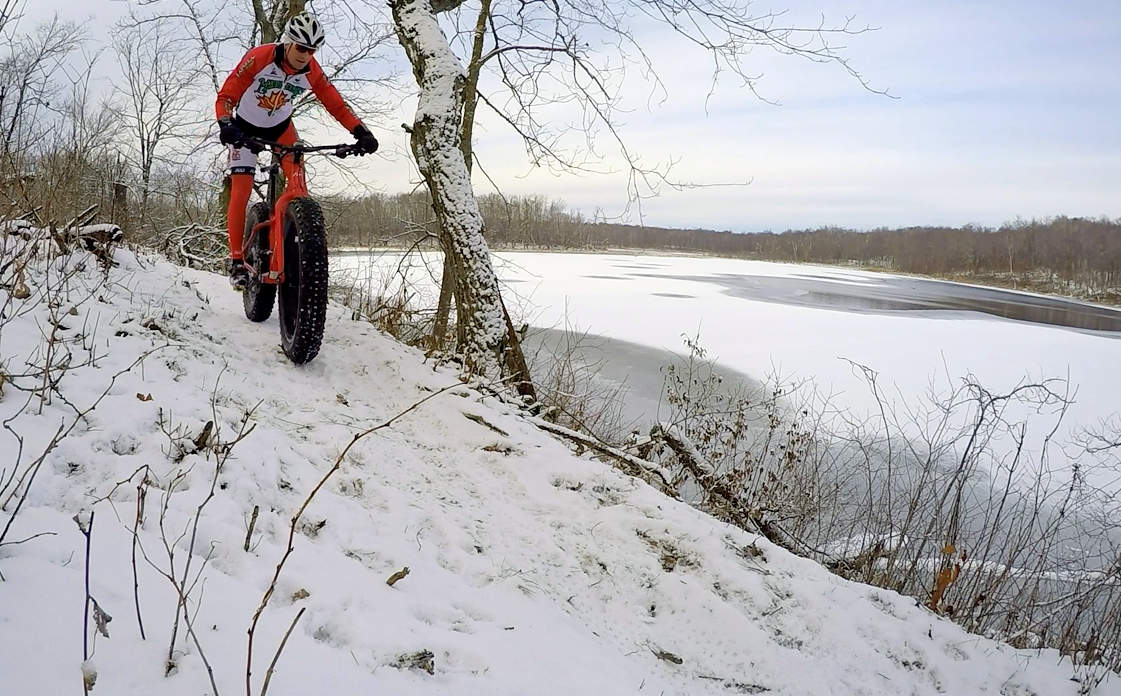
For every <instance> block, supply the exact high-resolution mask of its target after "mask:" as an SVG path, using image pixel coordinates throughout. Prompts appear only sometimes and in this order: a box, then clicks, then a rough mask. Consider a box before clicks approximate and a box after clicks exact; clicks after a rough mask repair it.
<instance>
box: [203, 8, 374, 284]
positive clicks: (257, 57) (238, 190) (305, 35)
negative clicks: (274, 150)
mask: <svg viewBox="0 0 1121 696" xmlns="http://www.w3.org/2000/svg"><path fill="white" fill-rule="evenodd" d="M325 38H326V37H325V35H324V33H323V26H322V25H321V24H320V23H319V21H318V20H317V19H315V17H313V16H312V15H310V14H308V13H307V12H301V13H300V14H297V15H295V16H294V17H292V19H290V20H289V21H288V24H287V25H286V26H285V27H284V34H283V36H282V37H281V41H280V43H276V44H265V45H263V46H257V47H256V48H253V49H251V50H250V51H249V52H248V53H246V54H245V56H244V57H243V58H242V59H241V62H240V63H238V65H237V67H236V68H235V69H234V71H233V72H232V73H230V76H229V77H227V78H226V82H225V83H224V84H223V85H222V89H220V90H219V91H218V101H217V103H216V104H215V111H216V113H217V116H218V129H219V131H220V136H219V139H220V140H221V141H222V144H224V145H227V146H229V158H230V159H229V172H230V206H229V209H228V210H227V217H226V219H227V225H228V228H227V232H228V234H229V241H230V257H229V258H228V259H226V273H227V274H228V275H229V277H230V285H232V286H233V287H234V288H235V289H236V290H243V289H244V288H245V286H246V284H247V283H248V281H249V278H248V273H247V272H246V270H245V264H244V260H243V259H242V255H241V244H242V238H243V236H244V233H245V208H246V205H247V204H248V203H249V194H250V193H252V190H253V174H254V172H255V171H256V168H257V153H258V152H260V147H259V146H258V145H255V144H253V143H250V142H247V138H259V139H261V140H272V141H274V142H279V143H282V144H284V145H292V144H294V143H295V142H296V140H297V139H298V136H297V134H296V128H295V126H293V125H292V106H293V103H294V102H295V101H296V99H298V98H299V97H300V96H301V95H302V94H304V93H305V92H307V91H308V90H311V91H312V93H313V94H314V95H315V96H316V98H318V99H319V101H320V102H321V103H322V104H323V106H324V107H326V108H327V111H328V112H329V113H330V114H331V116H333V117H334V118H335V120H336V121H338V122H339V123H340V124H342V126H343V127H344V128H346V129H347V130H348V131H350V133H351V135H353V136H354V138H355V139H356V140H357V141H358V145H359V147H360V148H361V149H362V151H363V152H366V153H373V152H376V151H377V149H378V141H377V138H375V137H374V135H373V133H371V132H370V129H369V128H367V127H366V126H365V125H363V124H362V121H361V120H360V119H359V118H358V117H357V116H355V115H354V112H353V111H351V109H350V107H349V106H347V104H346V102H345V101H343V98H342V95H340V94H339V91H338V90H337V89H335V87H334V85H332V84H331V82H330V81H329V80H328V79H327V76H326V75H324V74H323V69H322V68H320V67H319V63H318V62H317V61H316V60H315V52H316V51H317V50H318V49H319V48H320V47H321V46H323V43H324V40H325ZM281 166H282V167H283V169H284V175H285V176H286V177H288V178H289V179H290V178H291V177H292V176H293V175H294V174H295V173H297V172H298V171H299V169H298V168H299V167H301V166H302V165H300V164H298V163H297V162H296V161H295V160H294V158H292V157H291V156H287V157H284V158H283V159H282V160H281Z"/></svg>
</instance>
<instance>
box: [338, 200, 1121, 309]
mask: <svg viewBox="0 0 1121 696" xmlns="http://www.w3.org/2000/svg"><path fill="white" fill-rule="evenodd" d="M480 204H481V205H482V207H483V213H484V216H485V219H486V224H487V234H486V236H487V241H488V242H489V243H490V244H491V246H492V247H493V248H495V249H530V250H577V251H599V250H606V249H641V250H652V251H663V252H675V253H681V252H687V253H702V254H713V255H718V256H728V257H735V258H745V259H757V260H765V261H788V262H796V263H822V264H830V265H852V266H859V267H864V268H876V269H883V270H888V271H895V272H901V273H914V274H920V275H929V276H938V277H945V278H959V279H976V280H978V281H982V282H986V283H992V284H999V285H1006V286H1013V287H1020V288H1025V289H1033V290H1038V291H1041V292H1051V293H1058V294H1066V295H1072V296H1077V297H1082V298H1087V299H1093V300H1097V301H1101V302H1110V303H1115V304H1121V219H1118V220H1109V219H1104V218H1103V219H1088V218H1068V217H1056V218H1051V219H1047V220H1030V221H1023V220H1017V221H1015V222H1010V223H1006V224H1004V225H1002V226H1000V227H999V228H988V227H974V226H971V225H966V226H964V227H906V228H902V229H887V228H880V229H875V230H871V231H854V230H847V229H842V228H839V227H823V228H819V229H814V230H796V231H786V232H781V233H774V232H760V233H751V234H744V233H734V232H727V231H716V230H706V229H671V228H663V227H642V226H638V225H623V224H612V223H604V222H592V221H589V220H586V219H585V218H583V217H582V216H581V215H580V214H578V213H576V212H573V211H571V210H569V209H568V208H567V207H566V206H565V205H564V204H563V203H561V202H559V201H551V200H548V199H546V198H544V197H541V196H524V197H505V198H504V197H500V196H497V195H488V196H484V197H482V198H481V199H480ZM327 207H328V209H329V213H328V214H329V217H332V218H334V219H332V220H330V221H329V229H330V230H331V235H332V245H333V246H335V247H336V248H338V247H339V246H359V247H367V246H386V245H389V246H406V247H407V246H411V245H413V244H414V243H416V242H418V241H419V240H422V239H424V238H425V236H426V234H428V233H431V232H433V231H434V230H433V229H432V228H431V225H432V223H431V222H430V220H431V218H432V216H431V214H430V210H431V209H430V207H429V205H428V201H427V198H426V197H425V196H423V195H397V196H380V195H375V196H369V197H366V198H362V199H358V200H342V199H339V200H334V201H331V202H330V203H329V204H328V206H327Z"/></svg>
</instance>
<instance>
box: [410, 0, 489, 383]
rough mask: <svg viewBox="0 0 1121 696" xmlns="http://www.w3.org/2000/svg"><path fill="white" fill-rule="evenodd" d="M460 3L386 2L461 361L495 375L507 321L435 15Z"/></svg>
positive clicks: (450, 63)
mask: <svg viewBox="0 0 1121 696" xmlns="http://www.w3.org/2000/svg"><path fill="white" fill-rule="evenodd" d="M457 4H458V3H456V2H446V1H444V2H439V3H437V4H435V6H434V3H433V2H432V1H431V0H396V1H395V2H392V3H391V7H392V9H393V20H394V23H395V25H396V28H397V36H398V38H399V39H400V41H401V45H402V46H403V47H404V48H405V53H406V54H407V55H408V57H409V61H410V62H411V63H412V65H413V75H414V76H415V77H416V81H417V85H418V86H419V87H420V97H419V100H418V103H417V111H416V117H415V118H414V120H413V125H412V135H411V139H410V141H411V146H412V150H413V157H414V158H415V159H416V162H417V167H418V168H419V169H420V173H421V175H423V176H424V180H425V182H426V183H427V184H428V190H429V193H431V195H432V201H433V204H434V206H435V208H436V218H437V220H438V221H439V223H440V230H441V243H442V246H443V247H444V250H445V253H447V254H448V256H449V258H450V259H451V263H452V266H453V267H454V268H455V279H456V282H455V294H456V296H457V297H458V315H457V321H458V322H460V323H461V324H462V325H463V328H464V341H463V343H462V345H461V346H460V347H461V349H462V351H463V357H464V362H465V364H466V367H467V369H468V370H469V371H470V372H472V373H474V374H477V375H482V376H488V375H489V376H495V377H497V376H498V375H499V374H500V368H499V365H500V362H499V357H500V354H501V351H502V346H503V339H504V338H505V336H506V324H505V320H504V318H503V314H502V302H501V297H500V294H499V289H498V278H497V277H496V276H495V273H494V267H493V266H491V262H490V250H489V249H488V248H487V243H486V240H485V239H484V238H483V230H484V225H483V215H482V213H481V212H480V210H479V203H478V201H477V200H476V199H475V193H474V191H473V190H472V188H471V175H470V173H469V172H468V170H467V165H466V164H465V163H464V161H463V153H462V151H461V149H460V124H461V118H462V114H463V88H464V82H465V81H466V76H465V75H464V72H463V68H462V66H461V65H460V63H459V59H458V58H456V56H455V54H454V53H453V52H452V50H451V46H450V45H449V44H448V40H447V37H446V36H444V33H443V31H442V30H441V29H440V25H439V23H438V22H437V21H436V12H437V11H442V10H447V9H451V7H454V6H455V5H457Z"/></svg>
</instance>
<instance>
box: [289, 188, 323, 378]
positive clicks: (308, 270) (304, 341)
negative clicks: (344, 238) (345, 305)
mask: <svg viewBox="0 0 1121 696" xmlns="http://www.w3.org/2000/svg"><path fill="white" fill-rule="evenodd" d="M285 235H286V238H288V237H289V235H294V239H295V240H298V242H296V243H295V244H292V243H291V242H289V243H287V244H286V245H285V256H286V260H285V266H286V269H285V275H286V280H285V283H286V284H287V282H288V281H287V275H288V272H289V269H291V270H295V271H296V272H297V273H298V274H299V278H298V279H297V282H298V284H299V292H298V293H296V294H295V297H293V296H292V293H290V292H285V291H283V290H282V291H281V293H280V295H281V303H280V339H281V347H282V348H283V349H284V353H285V355H287V356H288V358H289V359H290V360H291V361H292V362H294V363H296V364H297V365H302V364H303V363H306V362H309V361H311V360H312V359H314V358H315V356H316V355H318V354H319V348H320V345H321V344H322V342H323V328H324V323H325V321H326V318H327V281H328V274H327V234H326V226H325V224H324V222H323V210H322V209H321V208H320V207H319V203H317V202H316V201H314V200H312V199H310V198H296V199H293V200H292V202H291V203H289V204H288V211H287V213H286V219H285ZM292 248H297V249H298V250H299V251H298V254H299V261H298V264H291V263H289V262H288V260H287V256H288V250H289V249H292ZM293 305H295V306H293ZM292 313H294V318H295V322H294V325H292V327H291V329H292V330H291V331H290V332H289V331H288V330H287V328H288V326H289V324H291V323H292V322H290V321H289V320H290V319H291V318H292Z"/></svg>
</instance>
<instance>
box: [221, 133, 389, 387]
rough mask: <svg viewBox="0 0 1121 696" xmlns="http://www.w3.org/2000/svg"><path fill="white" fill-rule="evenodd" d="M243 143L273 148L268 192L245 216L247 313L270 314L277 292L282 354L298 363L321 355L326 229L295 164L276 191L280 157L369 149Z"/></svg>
mask: <svg viewBox="0 0 1121 696" xmlns="http://www.w3.org/2000/svg"><path fill="white" fill-rule="evenodd" d="M246 142H248V143H251V144H252V145H254V146H257V147H260V148H261V149H264V148H271V149H272V151H273V157H272V162H271V163H270V164H267V165H262V166H261V167H260V169H261V171H262V172H265V171H267V172H268V175H269V178H268V195H267V198H266V200H265V201H262V202H258V203H254V204H253V205H252V206H251V207H250V209H249V211H248V213H247V214H246V216H245V237H244V242H243V244H242V256H243V258H244V259H245V269H246V271H248V273H249V283H248V285H247V286H246V288H245V292H244V294H243V295H242V303H243V304H244V306H245V316H246V317H248V318H249V320H250V321H264V320H265V319H268V318H269V315H271V314H272V308H273V305H274V304H275V303H276V296H277V290H278V289H279V291H280V293H279V294H280V302H279V303H278V304H279V307H278V309H279V312H278V314H279V318H280V345H281V348H283V350H284V354H285V355H287V356H288V358H289V359H290V360H291V361H292V362H294V363H296V364H297V365H302V364H304V363H306V362H309V361H310V360H312V359H313V358H315V356H316V355H318V354H319V347H320V345H321V343H322V342H323V325H324V321H325V320H326V316H327V231H326V229H325V226H324V223H323V211H322V209H321V208H320V207H319V203H318V202H316V201H315V200H314V199H313V198H311V197H310V196H309V195H308V190H307V177H306V175H305V174H304V169H303V167H298V171H297V173H296V175H294V176H292V177H291V178H290V179H289V180H288V182H287V185H286V186H285V188H284V191H283V192H281V191H280V186H281V184H280V181H281V179H280V160H281V158H282V157H286V156H289V155H291V156H292V157H293V158H294V159H295V162H296V163H297V164H300V163H302V161H303V157H304V155H306V154H308V153H312V152H322V153H326V154H331V155H334V156H336V157H348V156H350V155H363V154H367V153H366V152H365V151H364V150H361V149H360V148H359V147H358V145H357V144H353V143H352V144H348V145H306V144H302V143H296V144H295V145H282V144H281V143H277V142H272V141H269V140H260V139H257V138H248V139H247V140H246Z"/></svg>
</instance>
